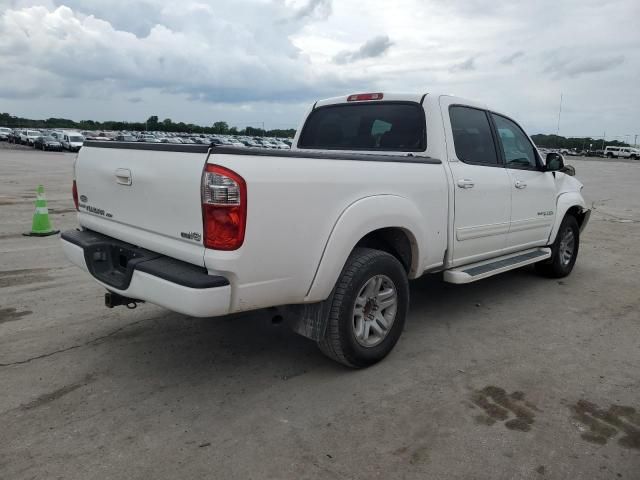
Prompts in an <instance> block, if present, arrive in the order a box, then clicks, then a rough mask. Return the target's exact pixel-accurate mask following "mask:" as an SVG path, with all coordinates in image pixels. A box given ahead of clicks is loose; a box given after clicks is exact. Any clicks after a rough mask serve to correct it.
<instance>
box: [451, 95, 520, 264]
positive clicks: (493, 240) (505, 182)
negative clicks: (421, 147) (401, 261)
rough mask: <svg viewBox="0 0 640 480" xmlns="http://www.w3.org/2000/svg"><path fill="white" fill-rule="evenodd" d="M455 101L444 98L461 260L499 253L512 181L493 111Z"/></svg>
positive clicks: (457, 254) (455, 261) (456, 246)
mask: <svg viewBox="0 0 640 480" xmlns="http://www.w3.org/2000/svg"><path fill="white" fill-rule="evenodd" d="M451 102H452V99H450V98H449V97H441V99H440V106H441V109H442V115H443V117H444V119H445V122H444V125H445V136H446V139H447V142H446V143H447V156H448V159H449V167H450V169H451V172H452V176H453V189H454V220H453V224H454V225H453V227H454V228H453V241H452V244H453V264H454V265H461V264H465V263H470V262H473V261H478V260H482V259H485V258H490V257H492V256H497V255H499V254H500V252H501V251H502V250H503V249H504V248H505V244H506V239H507V234H508V231H509V219H510V214H511V185H510V179H509V175H508V174H507V172H506V170H505V169H504V167H503V165H502V163H501V161H500V156H499V155H498V152H497V149H496V144H495V139H494V137H493V133H492V130H491V126H490V121H489V117H488V114H487V112H486V111H485V110H483V109H480V108H474V107H470V106H466V105H456V104H452V103H451Z"/></svg>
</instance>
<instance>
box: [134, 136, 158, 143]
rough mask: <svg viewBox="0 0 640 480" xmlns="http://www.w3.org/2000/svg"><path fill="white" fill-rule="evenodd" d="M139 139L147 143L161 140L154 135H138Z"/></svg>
mask: <svg viewBox="0 0 640 480" xmlns="http://www.w3.org/2000/svg"><path fill="white" fill-rule="evenodd" d="M138 141H139V142H146V143H160V140H158V139H157V138H156V137H155V136H154V135H140V136H139V137H138Z"/></svg>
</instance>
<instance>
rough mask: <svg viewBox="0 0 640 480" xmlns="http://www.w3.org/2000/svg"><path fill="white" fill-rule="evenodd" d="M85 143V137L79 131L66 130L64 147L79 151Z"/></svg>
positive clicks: (63, 138) (63, 140) (63, 141)
mask: <svg viewBox="0 0 640 480" xmlns="http://www.w3.org/2000/svg"><path fill="white" fill-rule="evenodd" d="M83 144H84V137H83V136H82V135H80V134H79V133H78V132H64V135H63V137H62V148H64V149H65V150H69V151H70V152H79V151H80V149H81V148H82V145H83Z"/></svg>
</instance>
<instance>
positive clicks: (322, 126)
mask: <svg viewBox="0 0 640 480" xmlns="http://www.w3.org/2000/svg"><path fill="white" fill-rule="evenodd" d="M298 148H317V149H322V150H381V151H397V152H413V151H424V150H425V149H426V126H425V118H424V110H423V109H422V107H421V106H420V105H419V104H417V103H408V102H407V103H392V102H386V103H379V102H377V103H366V104H362V103H358V104H346V105H344V104H340V105H330V106H327V107H320V108H318V109H316V110H314V111H313V112H311V114H310V115H309V118H307V122H306V123H305V125H304V128H303V129H302V133H301V134H300V140H299V141H298Z"/></svg>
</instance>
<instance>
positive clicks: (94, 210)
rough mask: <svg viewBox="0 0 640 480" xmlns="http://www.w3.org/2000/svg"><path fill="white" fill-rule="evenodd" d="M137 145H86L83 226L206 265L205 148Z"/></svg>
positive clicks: (80, 181) (81, 173) (79, 167)
mask: <svg viewBox="0 0 640 480" xmlns="http://www.w3.org/2000/svg"><path fill="white" fill-rule="evenodd" d="M133 146H134V147H138V148H98V147H96V146H91V142H87V143H86V144H85V147H83V148H82V149H81V150H80V153H79V156H78V160H77V163H76V182H77V188H78V197H79V200H80V202H79V203H80V205H79V210H80V214H79V220H80V224H81V225H82V226H83V227H86V228H89V229H91V230H94V231H97V232H99V233H102V234H104V235H108V236H111V237H114V238H117V239H119V240H123V241H125V242H128V243H132V244H134V245H136V246H139V247H143V248H146V249H149V250H152V251H154V252H158V253H161V254H164V255H168V256H171V257H174V258H177V259H179V260H183V261H186V262H189V263H193V264H196V265H203V264H204V260H203V256H204V246H203V241H202V206H201V196H200V188H201V179H202V170H203V168H204V165H205V162H206V157H207V154H206V147H204V146H199V147H198V146H195V145H194V146H192V147H187V146H180V145H175V146H174V145H171V146H169V145H166V146H164V145H163V146H161V145H158V147H159V148H153V147H155V145H153V146H151V145H146V146H145V147H139V146H136V145H135V144H133ZM149 147H152V149H149ZM142 148H144V149H142ZM170 149H173V150H174V151H168V150H170Z"/></svg>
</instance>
